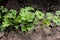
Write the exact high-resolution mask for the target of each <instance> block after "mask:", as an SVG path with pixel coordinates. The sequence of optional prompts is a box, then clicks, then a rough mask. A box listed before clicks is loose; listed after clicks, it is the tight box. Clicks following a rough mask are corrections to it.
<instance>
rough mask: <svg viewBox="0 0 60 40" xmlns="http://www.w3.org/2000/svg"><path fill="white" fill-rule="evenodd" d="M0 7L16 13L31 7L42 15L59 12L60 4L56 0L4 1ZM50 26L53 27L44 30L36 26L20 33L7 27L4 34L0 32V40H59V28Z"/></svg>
mask: <svg viewBox="0 0 60 40" xmlns="http://www.w3.org/2000/svg"><path fill="white" fill-rule="evenodd" d="M0 5H3V6H5V7H6V8H8V9H11V8H12V9H16V10H17V11H19V9H20V8H21V7H25V6H32V7H34V8H35V9H36V10H37V9H38V10H41V11H43V12H44V13H46V12H55V11H56V10H60V2H59V1H57V0H47V1H46V0H43V1H42V0H6V1H1V2H0ZM52 26H55V25H54V24H53V23H52V25H50V26H49V27H44V30H42V29H41V27H40V26H39V25H38V26H36V27H35V28H34V29H33V30H32V31H29V32H21V31H20V30H15V29H14V27H9V28H7V30H5V31H4V32H0V40H60V27H57V26H56V27H52Z"/></svg>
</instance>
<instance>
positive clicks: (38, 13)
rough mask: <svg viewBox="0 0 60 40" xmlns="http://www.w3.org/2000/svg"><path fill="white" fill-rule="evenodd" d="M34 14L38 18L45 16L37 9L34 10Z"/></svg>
mask: <svg viewBox="0 0 60 40" xmlns="http://www.w3.org/2000/svg"><path fill="white" fill-rule="evenodd" d="M35 15H36V16H37V18H38V19H43V18H44V16H45V15H44V13H43V12H41V11H39V10H37V11H36V12H35Z"/></svg>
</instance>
